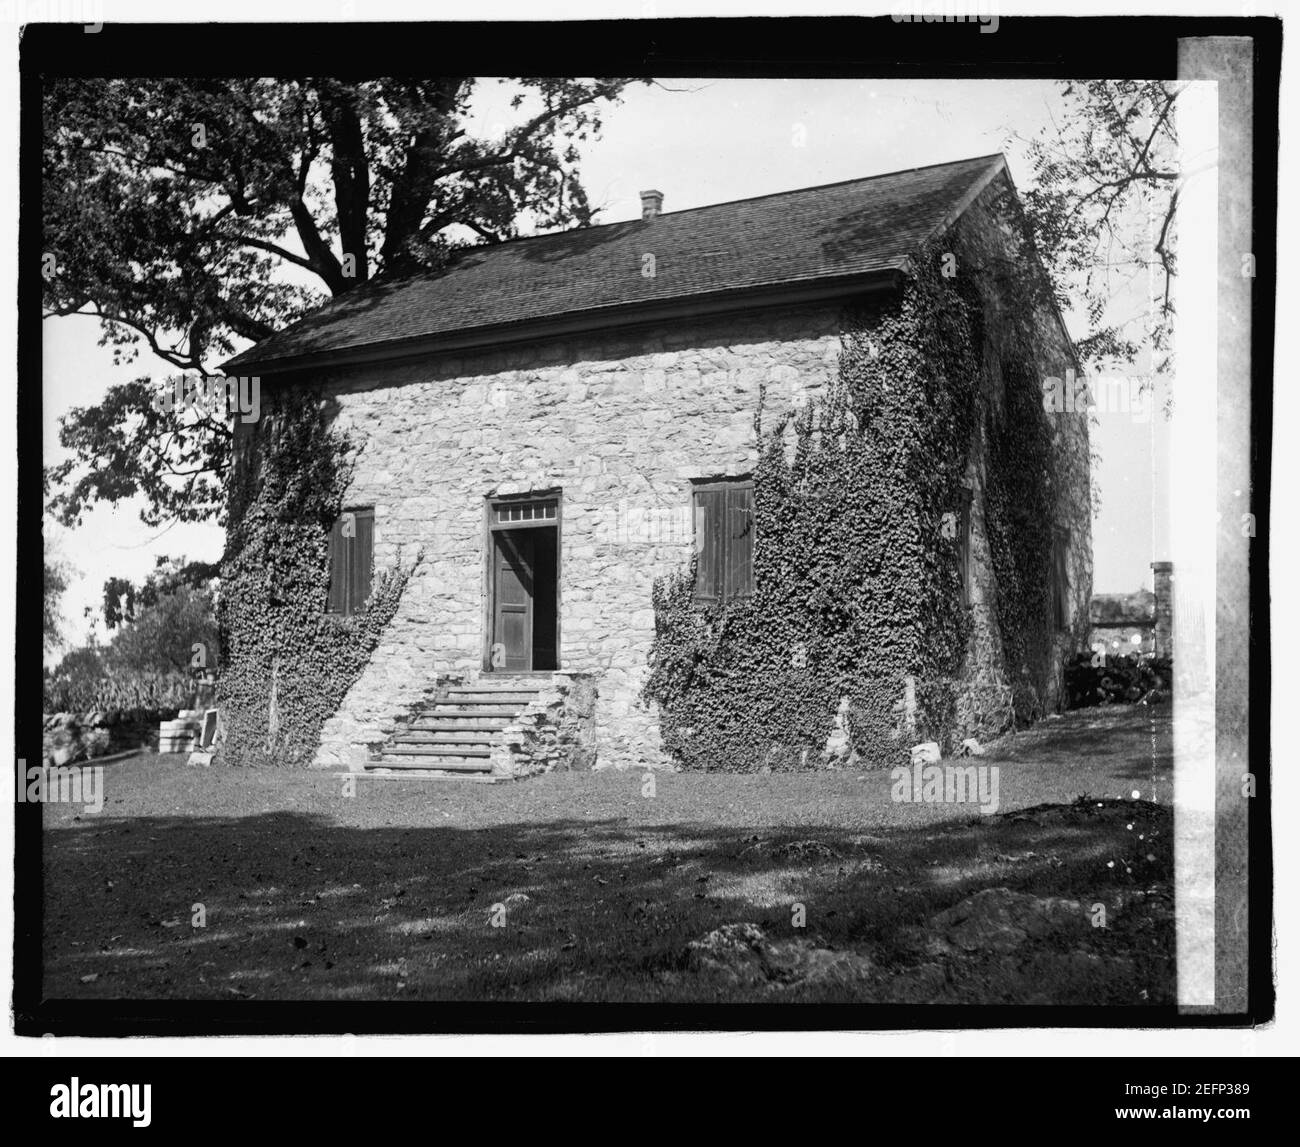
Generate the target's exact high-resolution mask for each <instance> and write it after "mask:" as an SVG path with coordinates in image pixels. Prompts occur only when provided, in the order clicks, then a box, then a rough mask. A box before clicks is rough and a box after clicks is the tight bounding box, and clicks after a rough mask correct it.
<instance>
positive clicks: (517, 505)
mask: <svg viewBox="0 0 1300 1147" xmlns="http://www.w3.org/2000/svg"><path fill="white" fill-rule="evenodd" d="M493 510H494V512H495V515H496V521H498V522H541V521H554V520H555V514H556V501H555V499H554V498H552V499H550V500H549V501H545V502H514V503H508V504H505V505H500V504H498V505H497V506H495V507H493Z"/></svg>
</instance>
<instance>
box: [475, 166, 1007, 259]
mask: <svg viewBox="0 0 1300 1147" xmlns="http://www.w3.org/2000/svg"><path fill="white" fill-rule="evenodd" d="M995 159H996V160H1003V161H1005V160H1006V156H1005V155H1004V154H1003V153H1002V152H1000V151H992V152H989V153H988V154H987V155H972V156H970V157H968V158H966V159H948V160H944V161H943V162H942V163H923V164H920V165H919V166H917V167H900V168H897V169H895V170H894V171H878V172H877V173H876V174H875V175H855V176H853V177H852V178H851V179H836V180H833V181H831V182H830V183H810V184H809V185H808V186H806V187H790V188H787V189H786V190H785V191H765V192H763V194H762V195H746V196H743V197H742V198H740V199H720V200H718V202H717V203H701V204H700V205H699V206H698V207H683V208H682V209H681V210H680V211H662V212H660V213H659V214H658V215H656V216H655V219H675V218H677V217H678V216H681V215H690V214H692V213H694V212H696V211H713V210H714V209H716V208H718V207H734V206H735V205H736V204H738V203H757V202H758V201H759V200H760V199H776V198H778V197H779V196H782V195H799V194H802V193H803V192H805V191H825V190H827V189H828V188H831V187H845V186H847V185H848V184H850V183H870V182H872V180H876V179H889V178H890V177H892V176H895V175H911V174H912V173H913V172H917V171H929V170H930V169H931V168H935V167H960V166H961V165H962V164H964V163H980V162H983V161H986V160H995ZM651 222H654V220H650V219H615V220H611V221H610V222H608V223H593V224H592V225H591V226H590V227H566V228H565V229H564V230H563V231H543V232H541V233H540V234H535V235H515V236H514V237H513V238H510V239H502V240H501V241H500V242H498V243H480V244H476V245H474V246H472V247H461V248H459V249H458V250H457V252H456V253H457V254H458V255H459V254H464V253H466V252H469V251H494V250H496V249H497V248H498V247H505V246H507V245H508V244H510V243H527V242H529V241H531V240H533V239H557V238H559V237H560V236H561V235H573V234H576V233H577V232H582V233H583V234H586V233H588V232H591V231H598V230H600V228H602V227H633V226H635V225H636V224H638V223H651Z"/></svg>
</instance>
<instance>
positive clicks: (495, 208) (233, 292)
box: [43, 77, 628, 525]
mask: <svg viewBox="0 0 1300 1147" xmlns="http://www.w3.org/2000/svg"><path fill="white" fill-rule="evenodd" d="M627 82H628V81H625V80H621V79H594V80H579V79H562V78H537V77H524V78H522V79H519V80H517V81H515V82H514V89H515V94H514V96H513V100H512V108H513V112H514V115H515V118H516V122H515V123H513V125H511V126H509V127H507V128H506V129H505V130H504V131H503V132H501V133H494V134H493V136H492V137H491V138H483V137H482V136H481V135H479V134H476V133H475V131H474V130H473V123H472V118H473V117H472V115H471V102H472V99H473V97H474V96H475V94H476V92H477V91H478V90H479V82H478V81H476V80H473V79H467V78H462V77H443V78H436V79H375V80H364V81H344V80H337V79H324V78H305V79H254V78H184V79H166V78H163V79H131V80H127V79H104V78H58V79H51V80H49V81H48V83H47V87H46V92H45V100H44V107H43V114H44V150H43V196H44V201H43V211H44V268H45V289H44V310H45V314H46V316H56V315H89V316H93V317H95V318H98V319H99V320H101V323H102V329H103V336H102V340H101V341H102V342H103V343H104V344H106V345H109V346H111V347H112V348H113V351H114V355H115V357H116V359H117V360H118V361H131V360H132V359H134V358H135V357H136V356H137V355H138V352H139V350H140V349H141V347H144V348H147V349H148V350H149V351H151V352H152V353H153V354H154V355H155V356H157V357H158V358H160V359H162V360H163V361H164V362H166V363H167V364H168V365H170V366H171V367H173V368H175V369H176V370H178V371H185V372H196V373H198V374H201V375H206V374H209V373H210V372H211V370H212V368H213V367H214V366H215V365H216V364H219V363H220V362H221V361H222V360H224V359H225V358H227V357H229V356H230V355H232V354H233V353H234V352H235V351H236V350H237V349H238V346H239V342H240V340H254V341H256V340H259V339H262V338H264V337H266V336H267V335H269V334H270V333H271V332H272V331H274V330H276V329H277V328H279V327H282V326H284V325H285V324H287V323H289V322H291V321H293V320H294V319H296V318H297V317H299V316H300V315H302V314H303V313H304V311H306V310H307V309H309V308H310V307H312V306H314V305H316V304H318V303H319V302H321V301H323V300H324V299H325V298H326V297H329V296H338V295H341V294H343V293H345V292H347V291H349V290H352V289H353V288H355V287H356V286H357V285H358V284H360V283H364V282H366V281H367V280H368V279H371V278H373V277H374V276H376V275H385V276H396V275H405V274H410V273H413V272H417V271H421V270H438V269H440V268H442V267H445V266H446V265H447V264H448V263H449V262H450V261H451V260H452V259H454V258H455V256H456V252H457V251H458V250H460V249H462V248H463V247H465V246H467V245H471V244H474V243H495V242H499V241H501V240H503V239H507V238H510V237H512V236H514V235H515V234H516V232H517V230H518V228H519V226H520V224H521V221H527V222H528V223H529V225H531V226H532V227H534V228H536V229H538V230H547V229H554V228H560V227H569V226H585V225H586V224H588V223H589V222H590V221H591V217H592V209H591V206H590V203H589V201H588V199H587V195H586V192H585V191H584V189H583V186H582V184H581V182H580V180H579V177H578V159H579V154H578V146H579V144H580V143H581V142H582V141H583V140H585V139H587V138H588V137H589V136H591V135H593V134H594V133H596V132H598V131H599V129H600V126H601V112H602V109H603V108H604V107H606V106H607V105H608V104H609V103H610V102H611V101H615V100H617V99H618V97H619V95H620V93H621V92H622V90H623V88H624V87H625V85H626V83H627ZM155 393H156V392H155V390H154V387H153V386H152V385H151V384H150V382H149V381H148V380H147V379H145V378H140V379H136V380H134V381H132V382H129V383H127V384H125V385H122V386H115V387H113V388H111V389H110V391H109V393H108V394H107V395H106V397H105V399H104V400H103V401H102V402H101V403H100V404H98V405H96V406H93V407H86V408H79V409H76V410H73V411H72V412H70V413H69V414H68V415H67V416H66V417H65V418H64V420H63V423H62V429H61V432H60V440H61V442H62V444H63V445H64V446H65V447H67V448H68V449H70V450H71V451H72V452H73V456H72V457H71V458H70V459H68V460H67V461H66V462H63V463H61V464H59V465H58V466H56V467H53V468H52V470H51V472H50V478H51V480H52V482H53V484H54V485H55V486H56V487H58V492H57V494H56V495H55V497H54V498H53V500H52V502H51V509H52V511H53V512H54V513H56V515H57V516H58V517H59V518H60V519H61V520H62V521H63V522H64V523H65V524H68V525H73V524H76V523H77V522H79V521H80V519H81V515H82V513H83V512H84V510H85V509H86V508H88V507H89V506H90V505H91V504H93V503H95V502H100V501H107V502H109V503H112V504H116V503H118V502H119V501H122V500H123V499H126V498H130V497H132V496H134V495H143V498H144V501H145V508H144V510H143V511H142V515H141V516H142V518H143V520H144V521H145V522H146V523H147V524H149V525H157V524H159V523H160V522H163V521H166V520H204V519H208V518H212V517H214V516H220V512H221V505H222V500H221V497H220V493H219V486H220V480H221V476H222V475H223V474H224V472H225V470H226V468H227V466H228V465H229V458H230V430H229V427H228V426H226V425H225V424H224V423H223V422H221V421H220V420H219V419H212V418H209V417H204V416H202V415H201V414H199V413H198V412H194V411H189V412H187V413H186V415H185V416H183V417H181V418H179V419H178V418H173V417H170V416H168V415H166V414H164V413H162V412H159V411H157V410H155V409H154V408H153V405H154V402H153V400H154V397H155Z"/></svg>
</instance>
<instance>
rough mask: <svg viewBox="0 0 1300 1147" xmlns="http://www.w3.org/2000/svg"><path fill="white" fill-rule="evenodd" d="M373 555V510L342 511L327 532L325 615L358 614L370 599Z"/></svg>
mask: <svg viewBox="0 0 1300 1147" xmlns="http://www.w3.org/2000/svg"><path fill="white" fill-rule="evenodd" d="M374 552H375V511H374V509H373V508H369V507H368V508H364V509H353V510H344V511H343V513H342V514H340V515H339V517H338V520H337V521H336V522H335V523H334V526H333V528H332V529H331V530H330V589H329V598H328V599H327V603H326V606H325V610H326V612H327V613H339V614H343V615H344V616H349V615H351V614H354V613H359V612H360V611H361V609H362V608H363V607H364V606H365V604H366V600H367V599H368V598H369V597H370V579H371V572H372V569H373V564H374Z"/></svg>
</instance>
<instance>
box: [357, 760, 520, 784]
mask: <svg viewBox="0 0 1300 1147" xmlns="http://www.w3.org/2000/svg"><path fill="white" fill-rule="evenodd" d="M365 771H366V775H367V776H372V777H383V776H390V777H445V778H447V779H448V780H458V781H461V780H463V781H487V782H489V783H490V782H492V781H498V780H509V779H510V778H508V777H501V776H498V775H497V774H496V773H493V772H491V771H490V770H489V769H487V768H485V767H483V766H482V765H481V764H479V763H478V762H468V763H464V762H455V761H450V762H449V761H439V762H438V763H437V764H436V765H433V764H430V762H428V761H404V760H401V759H400V758H399V759H389V758H384V759H377V760H373V761H369V762H367V764H366V768H365Z"/></svg>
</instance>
